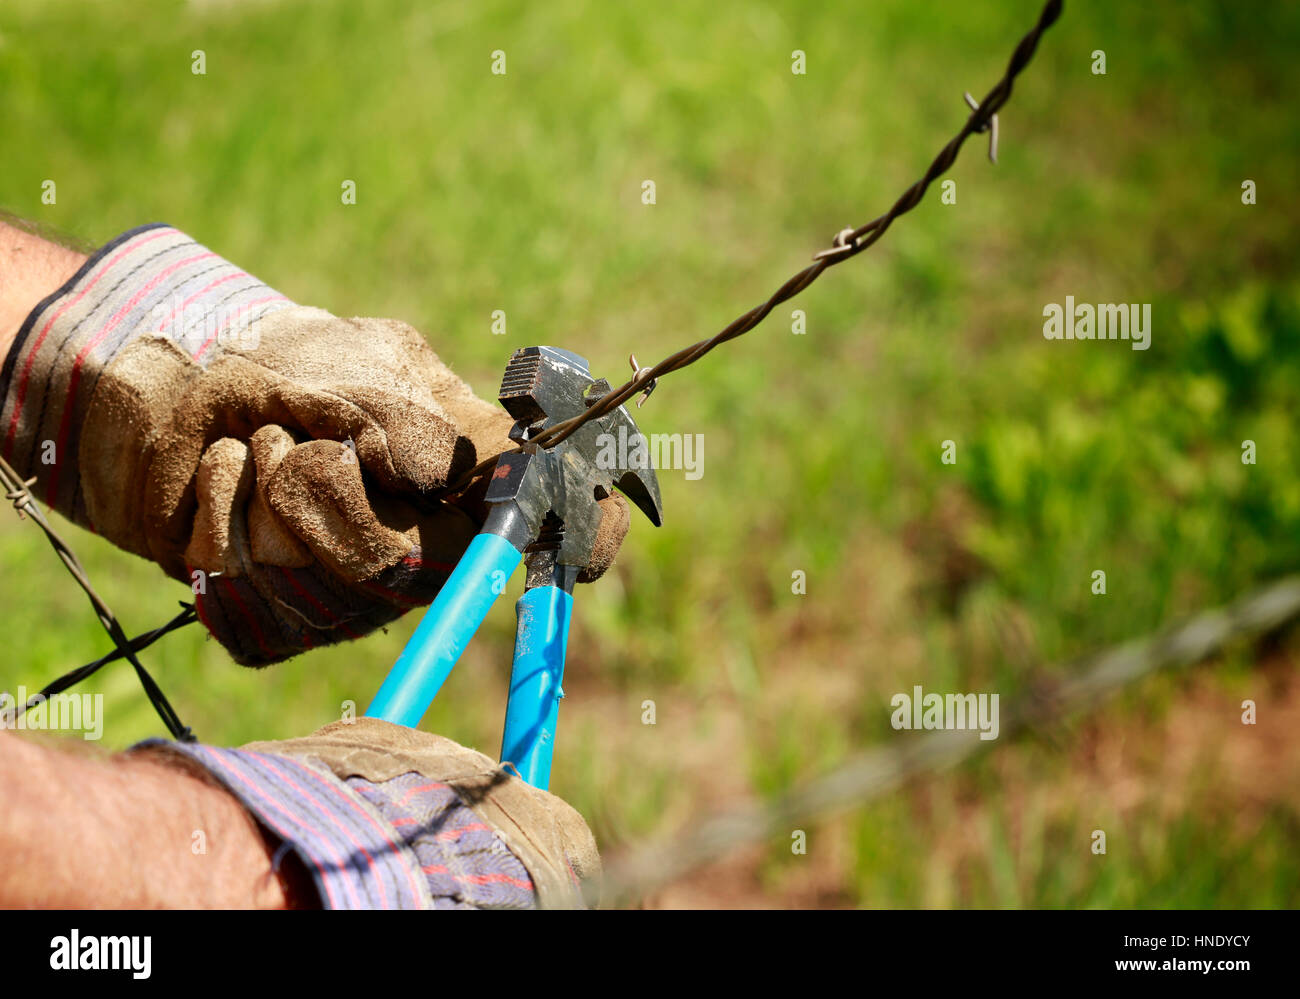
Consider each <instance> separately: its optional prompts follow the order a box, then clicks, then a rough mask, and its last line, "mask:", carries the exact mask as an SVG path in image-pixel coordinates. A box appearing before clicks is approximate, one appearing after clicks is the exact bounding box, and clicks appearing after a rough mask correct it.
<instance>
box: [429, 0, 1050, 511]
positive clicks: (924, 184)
mask: <svg viewBox="0 0 1300 999" xmlns="http://www.w3.org/2000/svg"><path fill="white" fill-rule="evenodd" d="M1062 6H1063V0H1048V2H1047V3H1046V4H1044V6H1043V9H1042V12H1041V13H1040V14H1039V16H1038V22H1037V23H1036V24H1035V25H1034V26H1033V28H1031V29H1030V31H1029V33H1028V34H1026V35H1025V36H1024V37H1023V38H1022V39H1021V40H1020V43H1019V44H1018V45H1017V46H1016V48H1015V51H1014V52H1012V53H1011V59H1010V61H1009V62H1008V63H1007V68H1006V72H1005V73H1003V75H1002V79H1000V80H998V82H997V83H996V84H994V85H993V89H992V90H990V91H989V92H988V93H987V94H986V95H985V97H984V99H983V100H982V101H979V102H978V103H975V102H974V100H973V99H972V98H970V96H969V95H966V96H967V99H968V103H969V104H971V105H972V110H971V114H970V116H969V117H968V118H967V119H966V123H965V124H964V125H963V126H962V128H961V131H960V132H958V133H957V134H956V135H955V136H954V137H953V139H952V140H951V141H950V142H949V143H948V144H947V145H946V146H944V147H943V149H941V150H940V151H939V153H938V155H937V156H935V158H934V160H933V161H932V162H931V163H930V167H929V169H928V170H926V172H925V174H924V175H923V176H922V177H921V179H920V180H918V181H916V183H914V184H913V185H912V186H911V187H909V188H908V189H907V190H906V191H904V192H903V193H902V194H901V195H900V196H899V198H898V200H897V201H895V202H894V204H893V205H892V206H891V207H890V209H889V211H887V212H885V214H884V215H881V216H878V217H877V218H874V219H872V220H871V221H870V222H867V223H866V224H865V225H861V226H858V228H856V229H844V230H841V231H840V233H839V234H837V235H836V237H835V239H834V241H833V243H832V245H831V247H830V248H829V249H826V250H822V251H820V252H819V253H817V254H815V255H814V257H813V263H812V264H810V265H809V266H807V267H805V268H804V269H803V270H801V271H799V273H797V274H795V275H794V277H792V278H790V280H788V281H786V283H785V284H783V285H781V287H780V288H778V289H777V290H776V291H775V292H774V293H773V294H772V296H771V297H770V298H769V299H768V300H767V301H766V302H764V303H763V304H762V305H758V306H755V307H754V308H752V309H750V310H749V311H748V312H746V313H744V314H743V315H740V316H738V317H737V318H736V319H735V320H733V321H732V322H731V324H730V325H728V326H727V327H726V328H725V329H723V330H722V331H721V332H719V333H717V334H715V335H714V336H712V337H709V338H708V339H705V340H700V341H699V342H698V343H695V344H692V345H691V346H689V347H685V348H683V349H682V350H679V351H677V353H675V354H670V355H669V356H668V357H665V358H664V359H663V360H662V361H660V362H659V363H658V364H655V365H653V366H651V367H646V368H640V367H638V370H637V371H636V373H635V374H634V375H633V376H632V378H630V379H629V380H628V381H627V382H625V383H624V384H623V385H622V386H620V387H619V388H617V389H613V390H611V391H609V392H607V393H605V395H603V396H601V397H600V398H599V400H597V401H595V402H593V403H592V404H591V405H590V406H589V407H588V409H587V411H586V412H585V413H583V414H582V415H580V416H575V417H572V418H571V419H568V420H564V421H563V422H561V423H557V424H556V425H555V426H553V427H550V428H548V429H547V430H544V431H542V432H540V433H538V434H537V435H536V436H535V437H533V438H532V439H531V440H530V441H529V443H530V444H535V445H537V446H540V447H554V446H555V445H556V444H559V443H560V442H561V441H563V440H564V439H565V438H566V437H568V436H569V435H570V434H572V433H574V431H576V430H577V429H578V428H579V427H581V426H582V425H583V424H585V423H587V422H588V421H589V420H595V419H599V418H600V417H602V416H604V415H605V414H606V413H608V412H610V411H611V410H613V409H615V408H617V407H618V406H621V405H622V404H623V403H625V402H626V401H627V400H628V399H630V398H632V396H634V395H636V394H637V393H638V392H640V391H642V390H643V389H646V392H647V395H648V394H649V387H650V386H653V385H654V384H655V383H656V382H657V381H658V379H660V378H661V377H663V376H664V375H666V374H668V373H670V372H673V371H680V370H681V369H682V368H685V367H687V366H688V365H691V364H694V363H695V362H696V361H698V360H699V359H700V358H702V357H703V356H704V355H705V354H707V353H709V351H711V350H713V348H714V347H717V346H718V345H719V344H723V343H726V342H727V341H728V340H734V339H735V338H736V337H739V336H742V335H743V334H745V333H748V332H749V331H750V330H752V329H753V328H754V327H755V326H757V325H758V324H759V323H761V322H762V321H763V320H764V319H765V318H766V317H767V315H768V313H770V312H771V311H772V310H773V309H774V308H776V307H777V306H778V305H780V304H781V303H782V302H785V301H788V300H789V299H791V298H793V297H794V296H795V295H797V294H799V293H800V292H801V291H803V290H804V289H805V288H807V287H808V286H809V285H810V284H812V283H813V282H814V281H816V280H817V278H819V277H820V276H821V275H822V274H823V273H824V272H825V271H827V270H829V269H830V268H832V267H834V266H835V265H836V264H839V263H843V262H844V261H845V260H848V259H849V258H851V257H856V256H857V255H858V254H859V253H861V252H863V251H864V250H866V249H867V248H868V247H870V246H872V245H873V244H875V243H876V242H877V241H878V240H879V239H880V238H881V237H882V236H883V235H884V234H885V233H886V232H887V231H888V229H889V227H890V225H892V224H893V222H894V220H895V219H896V218H898V217H899V216H900V215H905V214H907V213H908V212H910V211H911V210H912V209H913V208H915V207H916V206H917V205H918V204H920V202H921V198H922V197H924V195H925V192H926V190H927V189H928V188H929V187H930V185H931V184H932V183H933V182H934V181H935V180H936V179H937V178H938V177H939V176H941V175H942V174H944V173H946V172H947V171H948V168H949V167H951V166H952V164H953V162H954V161H955V160H956V159H957V154H958V153H959V152H960V151H961V147H962V145H963V143H965V141H966V140H967V139H968V138H970V136H972V135H977V134H982V133H984V132H991V135H990V146H989V157H990V159H992V160H993V161H994V162H996V160H997V125H996V117H997V112H998V111H999V110H1000V109H1001V108H1002V106H1003V105H1005V104H1006V102H1007V100H1008V99H1009V98H1010V97H1011V89H1012V87H1013V86H1014V84H1015V80H1016V77H1017V76H1019V75H1020V73H1021V71H1022V70H1023V69H1024V68H1025V67H1026V66H1027V65H1029V60H1030V59H1032V58H1033V56H1034V52H1035V50H1036V49H1037V48H1038V40H1039V38H1041V37H1042V35H1043V32H1045V31H1046V30H1047V29H1048V28H1050V27H1051V26H1052V25H1053V24H1055V23H1056V21H1057V19H1058V18H1059V17H1060V16H1061V9H1062ZM643 401H644V400H643ZM520 450H522V449H521V448H517V447H516V448H507V449H506V450H504V451H501V452H499V453H498V454H495V455H493V456H492V457H491V458H485V459H484V460H483V461H480V462H479V463H478V464H477V465H475V466H474V467H473V468H471V469H470V470H469V471H467V472H465V473H464V474H462V475H461V476H459V477H458V478H456V479H455V480H454V481H453V482H451V483H450V484H448V485H447V486H446V487H444V488H443V489H441V490H438V492H437V493H436V494H435V495H438V496H448V495H454V494H456V493H459V492H462V491H463V490H464V489H465V488H466V487H467V486H469V484H470V483H471V482H473V481H474V480H475V479H477V478H479V477H480V476H483V475H486V474H487V473H488V472H490V471H491V470H492V468H493V467H494V466H495V465H496V463H497V460H498V459H499V458H500V457H501V456H502V455H505V454H516V453H518V452H519V451H520Z"/></svg>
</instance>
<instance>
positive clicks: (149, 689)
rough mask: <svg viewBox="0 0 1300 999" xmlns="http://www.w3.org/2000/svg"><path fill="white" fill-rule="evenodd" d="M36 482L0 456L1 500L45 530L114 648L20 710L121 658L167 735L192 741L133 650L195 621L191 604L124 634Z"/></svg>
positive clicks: (49, 687) (150, 643) (189, 732)
mask: <svg viewBox="0 0 1300 999" xmlns="http://www.w3.org/2000/svg"><path fill="white" fill-rule="evenodd" d="M35 481H36V480H35V479H26V480H24V479H23V477H22V476H21V475H19V474H18V473H17V472H16V471H15V470H14V468H13V466H12V465H10V464H9V462H7V461H6V460H5V459H4V458H2V457H0V482H3V484H4V488H5V499H7V500H9V501H10V502H12V503H13V506H14V509H15V510H17V511H18V516H19V518H21V519H26V518H28V517H30V518H31V519H32V520H33V521H34V522H35V523H36V526H37V527H39V528H40V529H41V530H42V531H44V532H45V537H46V538H48V539H49V542H50V545H51V546H52V547H53V548H54V551H55V552H56V553H57V554H58V556H59V558H60V559H61V560H62V562H63V564H64V566H65V567H66V568H67V570H68V572H69V573H70V574H71V575H72V578H73V579H75V580H76V581H77V584H78V585H79V586H80V587H81V588H82V590H84V591H85V594H86V597H87V598H88V599H89V600H90V605H91V606H92V607H93V608H94V609H95V616H96V617H98V618H99V623H100V624H102V625H103V626H104V630H105V631H106V632H108V637H109V638H111V639H112V640H113V645H114V646H116V650H115V651H114V652H110V653H109V654H108V655H106V656H103V657H101V658H100V659H96V660H95V661H94V662H91V663H87V664H86V665H85V666H79V667H78V668H77V669H74V670H72V671H71V672H69V673H65V674H64V675H63V676H61V677H59V678H58V679H57V680H55V681H53V682H52V683H50V684H48V685H46V686H45V687H44V688H43V689H42V690H41V691H40V692H39V693H36V694H33V695H32V697H30V698H29V699H28V700H27V702H26V703H24V704H23V705H21V706H20V709H19V713H20V714H21V713H22V712H25V711H27V710H29V709H30V708H34V707H35V706H36V705H38V704H40V703H42V702H43V701H44V700H45V699H46V698H49V697H52V696H53V695H54V694H57V693H60V692H61V691H63V690H66V689H67V688H68V687H71V686H72V685H73V684H74V683H77V682H78V681H80V680H84V679H85V678H86V677H88V676H90V675H91V674H92V673H94V672H95V671H96V670H98V669H99V668H100V667H101V666H104V665H105V664H106V663H110V662H113V661H114V660H116V659H123V658H124V659H126V660H127V662H129V663H130V664H131V665H132V666H133V667H134V668H135V673H136V676H137V677H139V679H140V685H141V686H142V687H143V688H144V692H145V694H146V696H148V698H149V702H150V703H151V704H152V705H153V706H154V710H155V711H157V712H158V717H159V718H161V719H162V722H163V724H164V725H166V726H167V731H168V732H170V733H171V735H172V738H174V739H179V740H180V741H181V742H193V741H195V740H194V733H193V732H191V731H190V730H189V729H188V728H187V727H186V726H185V725H184V724H182V723H181V720H180V718H179V717H178V716H177V714H176V711H175V710H174V709H173V708H172V706H171V704H170V703H169V702H168V700H167V697H166V696H165V695H164V694H163V692H162V689H161V688H160V687H159V686H158V684H157V683H155V682H154V679H153V677H152V676H150V675H149V671H148V670H146V669H145V668H144V666H143V664H141V662H140V660H139V659H138V658H137V657H136V652H138V651H140V650H141V649H144V648H147V647H148V646H150V645H152V644H153V643H154V642H156V641H157V640H158V639H159V638H161V637H162V636H163V635H165V634H167V633H168V632H171V631H175V630H176V629H177V628H180V627H182V626H183V625H187V624H189V623H190V622H192V621H196V620H198V615H197V613H196V612H195V610H194V607H193V606H192V605H190V604H185V603H182V604H181V608H182V609H181V612H180V613H179V614H177V615H176V616H175V617H174V618H172V619H171V620H170V621H169V622H167V623H166V624H164V625H162V626H161V627H159V628H155V629H154V630H153V631H150V632H146V633H145V634H143V635H138V636H136V637H135V638H130V639H129V638H127V637H126V632H125V631H123V630H122V626H121V624H119V623H118V620H117V616H116V615H115V614H114V613H113V611H112V610H111V609H110V608H109V606H108V604H107V603H105V602H104V600H103V598H102V597H100V595H99V594H98V593H96V592H95V588H94V587H93V586H91V585H90V578H89V577H88V576H87V575H86V570H85V568H84V567H83V566H82V564H81V560H80V559H78V558H77V556H76V555H75V554H74V553H73V551H72V548H71V547H69V545H68V543H67V542H66V541H64V540H63V538H62V537H61V536H60V535H59V532H58V531H56V530H55V529H54V528H53V527H52V526H51V525H50V522H49V520H48V519H47V518H46V516H45V514H44V513H43V512H42V511H41V508H40V507H39V506H38V505H37V503H36V500H35V499H34V498H33V496H32V494H31V491H30V489H29V487H30V486H31V484H32V483H33V482H35Z"/></svg>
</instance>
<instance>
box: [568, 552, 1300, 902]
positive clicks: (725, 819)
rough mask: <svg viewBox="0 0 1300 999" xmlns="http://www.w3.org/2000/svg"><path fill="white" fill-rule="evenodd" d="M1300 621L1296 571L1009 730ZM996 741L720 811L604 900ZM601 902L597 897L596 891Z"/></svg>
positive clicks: (630, 867)
mask: <svg viewBox="0 0 1300 999" xmlns="http://www.w3.org/2000/svg"><path fill="white" fill-rule="evenodd" d="M1297 619H1300V576H1288V577H1286V578H1284V579H1281V580H1278V581H1277V582H1274V583H1271V584H1269V585H1266V586H1263V587H1261V588H1259V589H1257V590H1255V591H1253V592H1251V593H1248V594H1247V595H1246V596H1244V597H1241V598H1239V599H1237V600H1235V601H1233V602H1232V603H1231V604H1229V605H1228V606H1226V607H1220V608H1216V609H1214V610H1210V611H1205V612H1203V613H1201V614H1199V615H1197V616H1196V617H1194V618H1192V619H1190V620H1189V621H1187V622H1185V623H1184V624H1182V625H1180V626H1178V627H1176V628H1173V629H1172V630H1168V631H1166V632H1164V633H1162V634H1158V635H1155V636H1148V637H1147V638H1145V639H1141V640H1138V641H1133V642H1129V643H1127V644H1125V645H1121V646H1118V647H1116V648H1112V649H1108V650H1106V651H1104V652H1101V653H1097V654H1094V655H1092V656H1089V657H1087V658H1086V659H1084V660H1082V661H1081V662H1080V663H1078V664H1076V665H1075V666H1073V667H1072V668H1070V669H1069V670H1068V672H1069V674H1070V676H1069V678H1068V679H1066V680H1065V681H1063V682H1060V683H1058V684H1056V685H1055V686H1053V687H1052V688H1050V689H1044V690H1040V691H1038V692H1036V693H1034V694H1031V695H1029V696H1026V697H1025V698H1024V699H1023V700H1022V701H1020V702H1019V703H1016V704H1013V705H1012V706H1011V708H1010V710H1007V709H1005V708H1004V709H1003V711H1002V712H1001V715H1002V717H1001V725H1000V729H1001V733H1002V735H1003V736H1005V735H1010V734H1012V733H1016V732H1023V731H1026V730H1033V729H1038V728H1040V727H1041V726H1045V725H1047V724H1050V723H1052V722H1054V721H1057V720H1058V719H1060V718H1063V717H1065V716H1067V715H1070V714H1074V713H1076V712H1078V711H1081V710H1084V709H1086V708H1089V707H1093V706H1095V705H1097V704H1098V703H1100V702H1101V701H1102V700H1104V699H1105V698H1106V697H1108V696H1109V695H1112V694H1115V693H1117V692H1118V691H1120V690H1121V689H1123V688H1124V687H1126V686H1127V685H1129V684H1131V683H1133V682H1135V681H1137V680H1141V679H1143V678H1144V677H1147V676H1150V675H1152V674H1153V673H1156V672H1158V671H1160V670H1172V669H1181V668H1185V667H1189V666H1193V665H1195V664H1197V663H1201V662H1206V661H1208V660H1209V659H1210V658H1211V657H1213V656H1214V655H1215V654H1216V653H1218V652H1219V651H1221V650H1222V649H1223V647H1224V646H1225V645H1227V644H1228V642H1230V641H1232V640H1235V639H1246V638H1252V639H1253V638H1260V637H1262V636H1264V635H1267V634H1269V633H1271V632H1274V631H1276V630H1278V629H1279V628H1282V627H1284V626H1285V625H1287V624H1289V623H1291V622H1294V621H1296V620H1297ZM992 745H993V743H992V742H989V741H987V740H984V739H981V738H980V733H979V732H978V731H974V730H959V729H951V730H947V731H939V732H935V733H933V734H931V735H925V736H909V737H907V738H900V739H899V740H898V745H897V747H896V748H889V749H885V748H880V747H877V748H873V749H868V750H865V751H863V752H861V753H859V754H858V755H856V756H854V757H853V758H852V759H850V760H849V761H848V762H847V763H845V764H843V765H842V766H840V767H838V768H836V769H835V770H833V771H831V772H830V773H828V774H826V775H824V776H822V777H819V778H817V779H816V780H813V781H812V782H810V783H809V784H806V785H805V786H803V787H801V788H798V789H796V790H794V791H792V792H790V793H788V794H785V795H782V796H780V797H778V798H776V799H774V800H772V801H770V802H768V803H766V804H749V805H745V806H742V807H739V808H736V809H735V810H733V811H730V812H726V813H724V814H721V815H717V816H715V817H714V818H712V819H709V820H707V821H705V822H703V823H702V824H700V825H699V826H697V827H696V828H695V829H693V830H691V831H690V832H687V833H685V834H683V835H681V836H679V837H677V838H676V839H672V840H668V841H666V842H662V843H659V844H652V845H650V846H644V847H640V848H637V849H635V850H633V851H631V852H629V853H626V854H624V855H623V856H621V857H615V858H613V859H612V861H607V862H606V864H605V872H606V873H605V878H604V884H603V886H601V887H593V892H594V891H599V892H600V894H601V901H602V902H603V903H604V904H607V905H609V904H619V903H627V902H629V901H631V900H633V899H636V898H638V897H641V896H644V895H645V894H646V893H648V892H650V891H653V890H655V889H656V888H659V887H662V886H663V885H666V884H668V883H669V882H671V881H675V880H677V879H678V878H680V877H682V876H683V875H685V874H687V873H689V872H690V871H692V870H695V869H697V868H700V867H703V866H705V865H707V864H709V863H711V862H713V861H715V860H718V859H720V858H721V857H723V856H725V855H726V854H728V853H730V852H731V851H732V850H735V849H736V848H737V847H741V846H749V845H752V844H757V843H763V842H767V841H769V840H771V839H772V838H773V837H774V836H778V835H782V834H786V833H788V832H789V830H790V829H791V828H792V824H798V823H803V822H807V821H809V820H815V819H821V818H827V817H829V816H832V815H837V814H840V813H842V812H845V811H847V810H849V809H851V808H855V807H858V806H860V805H863V804H865V803H866V802H868V801H871V800H873V799H875V798H878V797H880V796H881V795H883V794H885V793H887V792H889V791H891V790H893V789H894V788H896V787H898V786H899V785H900V784H902V783H904V782H905V781H907V780H909V779H911V778H913V777H917V776H920V775H923V774H928V773H934V772H936V771H939V770H941V769H944V768H946V767H950V766H953V765H955V764H957V763H960V762H962V761H963V760H965V759H967V758H969V757H971V756H974V755H975V754H976V753H979V752H980V751H982V750H985V749H988V748H989V747H990V746H992ZM592 901H593V903H594V901H595V899H592Z"/></svg>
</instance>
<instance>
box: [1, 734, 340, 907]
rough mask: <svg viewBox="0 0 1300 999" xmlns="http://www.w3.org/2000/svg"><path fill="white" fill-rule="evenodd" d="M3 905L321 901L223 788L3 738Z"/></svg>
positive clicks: (131, 763)
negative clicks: (277, 858) (276, 862)
mask: <svg viewBox="0 0 1300 999" xmlns="http://www.w3.org/2000/svg"><path fill="white" fill-rule="evenodd" d="M0 803H3V804H0V908H66V909H81V908H257V909H284V908H293V907H299V906H305V905H310V904H312V903H313V902H314V901H315V899H314V894H315V892H314V889H313V888H311V887H310V884H311V882H310V878H309V877H308V875H307V873H306V871H305V869H303V868H302V867H301V865H300V864H299V863H298V862H297V861H296V858H293V857H287V858H286V859H285V862H284V863H282V864H281V869H280V874H279V875H278V876H277V875H276V874H275V873H274V872H273V871H272V855H273V852H274V849H275V844H274V843H273V842H272V841H271V840H270V839H269V837H267V836H266V835H265V834H264V833H263V832H262V830H261V828H260V827H259V826H258V824H257V823H256V822H255V821H254V820H253V819H252V817H251V816H250V815H249V814H248V813H247V811H245V809H244V807H243V806H242V805H241V804H240V803H239V802H238V801H237V800H236V799H235V798H234V797H232V796H231V795H230V794H228V793H227V792H226V791H225V790H223V789H221V788H220V787H217V786H215V785H214V784H212V783H210V782H208V781H206V780H203V779H202V778H200V777H198V776H196V775H192V774H190V773H187V772H183V771H182V770H180V769H175V768H173V767H172V766H170V765H168V764H164V763H161V762H157V761H155V760H152V759H141V758H131V757H126V758H123V757H117V758H112V759H108V758H103V757H98V758H97V757H88V756H85V755H74V754H72V753H69V752H60V751H58V750H56V749H53V748H50V747H49V746H47V745H40V744H37V743H35V742H32V741H28V740H25V739H21V738H19V737H17V736H15V735H12V734H10V733H7V732H0Z"/></svg>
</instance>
